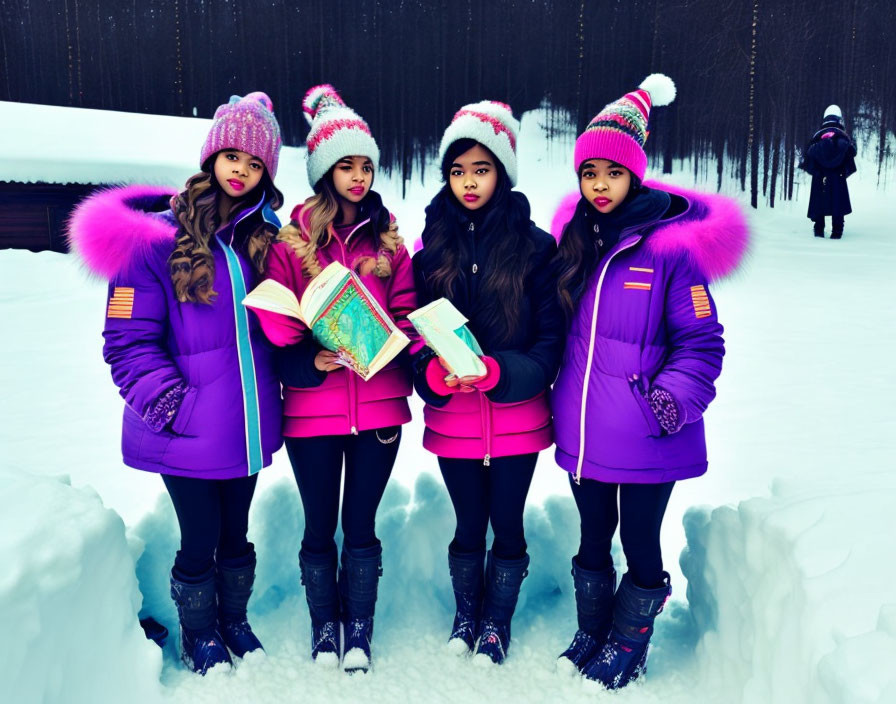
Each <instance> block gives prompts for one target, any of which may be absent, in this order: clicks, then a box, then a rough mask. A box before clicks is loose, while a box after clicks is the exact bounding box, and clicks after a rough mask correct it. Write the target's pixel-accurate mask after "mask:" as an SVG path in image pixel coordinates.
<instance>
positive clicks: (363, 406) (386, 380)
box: [256, 206, 419, 437]
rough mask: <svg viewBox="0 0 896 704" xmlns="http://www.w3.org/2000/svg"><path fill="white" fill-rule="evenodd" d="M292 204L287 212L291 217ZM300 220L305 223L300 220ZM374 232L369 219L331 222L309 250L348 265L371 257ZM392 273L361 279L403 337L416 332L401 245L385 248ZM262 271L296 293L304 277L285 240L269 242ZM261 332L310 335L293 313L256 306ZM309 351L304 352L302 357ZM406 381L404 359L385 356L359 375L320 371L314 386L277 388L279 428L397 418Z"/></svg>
mask: <svg viewBox="0 0 896 704" xmlns="http://www.w3.org/2000/svg"><path fill="white" fill-rule="evenodd" d="M300 210H301V206H296V208H295V209H294V210H293V213H292V217H293V219H295V218H296V217H298V214H299V211H300ZM306 225H307V223H306ZM378 250H379V238H378V235H376V234H375V233H373V228H372V227H370V226H369V220H364V221H362V222H360V223H358V224H357V225H355V226H352V227H337V228H336V237H334V238H333V239H332V240H331V241H330V242H329V244H327V246H325V247H322V248H319V249H318V250H317V256H318V259H319V261H320V264H321V267H326V266H327V264H330V263H331V262H333V261H338V262H340V263H342V264H344V265H345V266H348V267H353V266H354V264H355V263H356V262H357V261H358V260H359V259H361V258H364V257H373V258H376V256H377V254H378ZM390 263H391V267H392V274H391V276H389V277H387V278H380V277H378V276H376V275H375V274H368V275H364V276H361V280H362V281H363V282H364V285H365V286H366V287H367V288H368V290H369V291H370V292H371V293H372V294H373V296H374V297H375V298H376V300H377V301H378V302H379V304H380V305H381V306H382V307H383V309H384V310H385V311H386V312H387V313H389V315H390V316H391V318H392V320H393V321H394V322H395V324H396V325H397V326H398V327H399V328H400V329H401V330H402V331H403V332H404V333H405V334H406V335H407V336H408V337H409V338H410V339H411V341H412V344H413V343H414V342H415V341H417V340H418V339H419V336H418V335H417V332H416V330H414V327H413V325H411V323H410V322H409V321H408V319H407V315H408V313H410V312H411V311H413V310H414V309H415V308H416V304H417V296H416V293H415V292H414V277H413V273H412V270H411V259H410V256H409V255H408V252H407V250H406V249H405V247H404V245H400V246H399V248H398V251H397V252H396V253H395V254H394V255H391V256H390ZM267 266H268V271H267V276H268V278H272V279H274V280H276V281H278V282H279V283H281V284H283V285H284V286H286V287H288V288H290V289H291V290H292V291H293V292H294V293H295V294H296V297H298V298H301V297H302V293H303V292H304V290H305V287H306V286H307V284H308V282H309V281H310V279H308V278H307V277H305V276H304V275H303V273H302V262H301V260H300V259H299V257H298V256H297V255H296V253H295V252H294V251H293V248H292V247H291V246H290V245H289V244H287V243H286V242H277V243H275V244H274V245H273V246H272V247H271V251H270V253H269V254H268V260H267ZM256 313H257V314H258V318H259V320H260V321H261V327H262V329H263V330H264V333H265V335H266V336H267V337H268V339H269V340H270V341H271V342H272V343H274V344H275V345H277V346H279V347H285V346H287V345H296V344H298V343H300V342H302V341H303V340H305V339H306V338H308V337H310V333H309V330H308V328H307V327H306V326H305V324H304V323H302V322H301V321H299V320H296V319H295V318H291V317H289V316H286V315H282V314H279V313H271V312H268V311H256ZM310 359H312V357H309V360H310ZM412 390H413V384H412V381H411V373H410V369H409V365H408V364H401V363H399V362H398V361H393V362H391V363H390V364H388V365H387V366H386V367H385V368H383V369H381V370H380V371H379V372H378V373H377V374H376V375H375V376H373V377H372V378H371V379H370V380H369V381H363V380H362V379H361V378H360V377H359V376H358V375H357V374H355V373H354V372H352V371H350V370H348V369H337V370H335V371H332V372H329V373H327V374H326V377H325V378H324V379H323V382H322V383H320V384H319V385H317V386H311V387H307V388H294V387H292V386H285V387H284V390H283V434H284V435H285V436H287V437H313V436H317V435H348V434H357V433H359V432H361V431H363V430H374V429H377V428H387V427H390V426H394V425H402V424H404V423H407V422H408V421H410V420H411V411H410V408H409V407H408V402H407V397H408V396H410V395H411V392H412Z"/></svg>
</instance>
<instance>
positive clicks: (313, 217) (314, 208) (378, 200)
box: [277, 165, 403, 278]
mask: <svg viewBox="0 0 896 704" xmlns="http://www.w3.org/2000/svg"><path fill="white" fill-rule="evenodd" d="M335 168H336V166H335V165H334V166H332V167H331V168H330V170H329V171H327V173H326V174H325V175H324V176H323V178H321V179H320V180H319V181H318V182H317V183H316V184H315V185H314V195H313V196H311V197H310V198H308V199H307V200H306V201H305V203H304V204H303V205H302V208H301V209H300V210H299V214H298V216H297V218H296V219H295V220H293V221H291V222H290V223H289V225H287V226H286V227H284V228H282V229H281V230H280V234H279V235H278V237H277V239H279V240H280V241H282V242H286V243H287V244H289V245H290V246H291V247H292V249H293V251H294V252H295V253H296V256H298V257H299V259H301V260H302V273H303V274H304V275H305V276H306V277H307V278H313V277H315V276H317V275H318V274H319V273H320V272H321V270H322V268H323V267H322V266H321V263H320V259H319V258H318V256H317V250H318V248H320V247H326V246H327V245H328V244H329V243H330V240H331V239H332V238H333V237H334V236H335V234H336V233H335V231H334V230H333V226H334V223H336V222H337V221H338V220H341V219H342V207H341V206H340V204H339V195H338V194H337V192H336V187H335V186H334V185H333V169H335ZM371 185H372V184H371ZM306 213H307V220H308V224H307V226H306V225H305V219H306ZM358 213H359V219H360V220H364V219H366V218H370V223H369V224H367V225H365V226H364V230H365V233H364V235H362V236H369V237H372V238H374V239H375V240H376V241H375V243H374V248H375V249H376V252H377V256H376V257H375V258H374V257H361V258H359V259H358V261H355V262H350V263H351V265H352V267H353V268H354V269H355V271H357V272H358V273H359V274H362V275H366V274H370V273H373V274H376V275H377V276H379V277H380V278H387V277H389V276H391V275H392V262H391V256H392V255H394V254H395V253H396V252H397V251H398V248H399V247H400V246H401V245H402V243H403V240H402V239H401V237H399V236H398V226H397V225H396V224H395V223H393V222H392V221H391V220H392V217H391V215H390V213H389V211H388V210H387V209H386V207H385V206H384V205H383V199H382V197H381V196H380V194H379V193H377V192H376V191H374V190H373V189H371V190H369V191H368V192H367V195H365V196H364V198H363V199H362V200H361V202H360V204H359V210H358Z"/></svg>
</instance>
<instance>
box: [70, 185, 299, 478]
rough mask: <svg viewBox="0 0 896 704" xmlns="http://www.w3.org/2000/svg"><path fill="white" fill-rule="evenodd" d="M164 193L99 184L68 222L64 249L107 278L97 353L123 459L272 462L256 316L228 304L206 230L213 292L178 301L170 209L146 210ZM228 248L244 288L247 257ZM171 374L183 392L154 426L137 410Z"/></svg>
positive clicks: (265, 349) (135, 463)
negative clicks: (120, 404)
mask: <svg viewBox="0 0 896 704" xmlns="http://www.w3.org/2000/svg"><path fill="white" fill-rule="evenodd" d="M172 195H174V193H173V191H171V190H170V189H166V188H159V187H150V186H126V187H122V188H112V189H108V190H104V191H101V192H99V193H97V194H95V195H93V196H90V197H89V198H87V199H86V200H84V201H83V202H82V203H81V204H80V205H79V206H78V208H77V209H76V210H75V213H74V214H73V216H72V219H71V222H70V224H69V242H70V244H71V248H72V251H73V252H74V253H75V254H76V255H78V256H79V257H80V259H81V260H82V261H83V263H84V264H85V265H86V267H87V268H88V270H89V271H90V272H91V273H92V274H94V275H97V276H100V277H102V278H103V279H105V280H108V281H109V304H108V306H107V309H106V321H105V329H104V330H103V337H104V338H105V340H106V343H105V346H104V347H103V356H104V358H105V360H106V361H107V362H108V363H109V364H110V365H111V367H112V379H113V381H114V382H115V384H116V386H118V388H119V390H120V393H121V395H122V397H123V398H124V400H125V402H126V405H125V409H124V420H123V429H122V437H121V450H122V454H123V456H124V462H125V464H127V465H129V466H131V467H135V468H137V469H143V470H147V471H150V472H160V473H162V474H174V475H181V476H188V477H198V478H201V479H232V478H236V477H243V476H246V475H247V474H248V473H249V472H250V468H251V469H252V471H257V469H259V468H260V467H261V466H262V465H263V466H267V465H268V464H270V462H271V456H272V454H273V453H274V452H275V451H276V450H277V449H278V448H279V447H280V445H281V443H282V440H281V436H280V383H279V382H278V380H277V378H276V375H275V373H274V369H273V365H272V361H271V349H270V348H269V346H268V343H267V342H266V341H265V339H264V336H263V335H262V333H261V330H260V329H259V328H258V323H257V321H256V320H255V318H254V316H251V315H248V314H247V312H246V310H245V309H244V308H243V306H241V305H239V302H238V301H237V303H236V305H234V294H233V287H232V284H231V276H230V269H229V268H228V261H227V258H226V256H225V251H224V248H223V247H222V246H221V245H220V244H218V243H217V242H216V241H215V240H214V238H213V240H212V242H213V247H212V249H213V252H214V258H215V281H214V290H215V291H216V292H217V293H218V296H217V298H216V299H215V301H214V302H213V303H212V304H211V305H206V304H202V303H180V302H179V301H178V300H177V297H176V296H175V293H174V287H173V285H172V283H171V278H170V276H169V273H168V263H167V259H168V256H169V255H170V254H171V252H172V251H173V248H174V237H175V233H176V225H175V221H174V216H173V214H172V213H171V211H170V210H165V209H164V207H162V208H161V212H151V211H153V210H157V209H159V207H160V206H159V204H160V203H165V202H166V199H168V198H170V197H171V196H172ZM230 251H231V252H233V253H234V254H235V255H236V257H237V259H235V260H233V261H239V264H240V267H239V268H240V269H241V273H242V277H243V279H244V281H245V285H246V288H248V289H250V290H251V288H252V286H253V284H254V283H255V278H256V277H255V274H254V273H253V270H252V267H251V266H250V265H249V263H248V262H247V261H246V259H245V258H244V257H243V255H242V254H237V253H236V252H235V250H230ZM234 273H235V270H234ZM236 316H244V319H245V320H246V321H247V324H248V327H247V328H246V330H248V339H246V338H245V337H243V340H244V342H243V349H244V351H245V352H246V353H249V351H250V350H251V353H250V354H244V355H243V356H244V357H251V358H252V359H251V360H246V359H243V360H241V359H240V355H241V353H240V352H238V344H237V342H238V332H237V331H238V328H239V327H240V326H241V325H242V324H243V323H242V322H239V323H238V319H237V318H236ZM241 361H242V365H241ZM247 363H248V366H247ZM253 372H254V373H253ZM253 376H254V384H252V383H251V378H252V377H253ZM244 381H245V385H244ZM177 384H183V385H184V387H185V390H186V393H185V395H184V396H183V399H182V401H181V402H180V406H179V408H177V411H176V415H175V416H174V418H173V421H172V422H171V423H170V424H168V425H166V426H165V427H164V428H163V429H161V430H159V431H154V430H152V429H151V428H150V426H149V425H148V424H147V422H145V421H144V417H146V416H147V414H148V412H149V411H150V409H153V408H154V407H155V405H156V404H157V402H158V400H159V399H160V397H161V396H162V395H163V394H165V392H166V391H168V390H170V389H171V388H172V387H173V386H175V385H177ZM247 399H254V400H255V403H252V404H249V403H248V401H247ZM246 409H248V412H247V410H246ZM247 418H249V419H250V420H249V421H248V422H247ZM250 448H251V449H252V452H250ZM253 452H254V454H253Z"/></svg>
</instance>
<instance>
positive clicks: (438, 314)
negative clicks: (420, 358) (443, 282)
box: [408, 298, 487, 377]
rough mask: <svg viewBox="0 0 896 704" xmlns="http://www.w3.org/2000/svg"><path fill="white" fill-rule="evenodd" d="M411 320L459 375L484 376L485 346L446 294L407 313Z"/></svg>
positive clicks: (449, 367)
mask: <svg viewBox="0 0 896 704" xmlns="http://www.w3.org/2000/svg"><path fill="white" fill-rule="evenodd" d="M408 320H409V321H411V324H412V325H413V326H414V327H415V328H417V332H419V333H420V336H421V337H422V338H423V340H424V341H425V342H426V344H427V345H429V347H430V348H431V349H432V350H433V352H435V353H436V354H437V355H439V357H441V358H442V361H443V362H445V365H446V366H447V367H448V369H449V370H450V371H451V373H452V374H454V375H455V376H457V377H462V376H482V375H484V374H485V373H486V371H487V370H486V368H485V364H484V363H483V362H482V360H481V359H479V357H480V356H481V355H482V348H481V347H479V343H478V342H477V341H476V338H475V337H473V333H471V332H470V329H469V328H468V327H467V319H466V318H465V317H464V316H463V313H461V312H460V311H459V310H458V309H457V308H455V307H454V306H453V305H452V303H451V301H449V300H448V299H447V298H437V299H436V300H434V301H433V302H432V303H430V304H429V305H426V306H423V307H422V308H418V309H417V310H415V311H414V312H413V313H411V314H410V315H408Z"/></svg>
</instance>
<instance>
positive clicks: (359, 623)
mask: <svg viewBox="0 0 896 704" xmlns="http://www.w3.org/2000/svg"><path fill="white" fill-rule="evenodd" d="M382 574H383V548H382V547H381V546H380V545H374V546H372V547H368V548H360V549H354V548H347V547H345V546H343V548H342V568H341V570H340V572H339V594H340V596H341V597H342V619H343V628H344V629H345V655H344V656H343V658H342V667H343V669H344V670H345V671H346V672H348V673H355V672H367V671H368V670H369V669H370V664H371V655H370V642H371V640H372V639H373V613H374V610H375V609H376V592H377V585H378V584H379V581H380V577H381V576H382Z"/></svg>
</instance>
